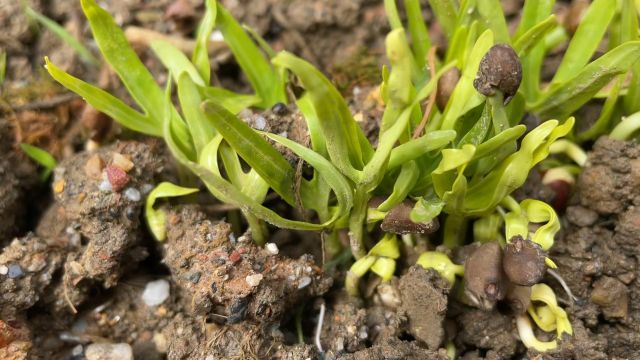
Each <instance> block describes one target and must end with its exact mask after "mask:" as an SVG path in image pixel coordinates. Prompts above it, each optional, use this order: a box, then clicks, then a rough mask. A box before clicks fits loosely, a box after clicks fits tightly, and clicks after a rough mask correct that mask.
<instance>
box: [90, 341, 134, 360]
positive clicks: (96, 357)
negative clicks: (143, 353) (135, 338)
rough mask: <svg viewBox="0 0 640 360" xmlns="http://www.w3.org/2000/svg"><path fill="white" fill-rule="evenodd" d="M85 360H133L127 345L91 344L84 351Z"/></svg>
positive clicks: (129, 347)
mask: <svg viewBox="0 0 640 360" xmlns="http://www.w3.org/2000/svg"><path fill="white" fill-rule="evenodd" d="M85 357H86V359H87V360H133V350H132V349H131V346H130V345H129V344H125V343H120V344H91V345H89V346H87V349H86V350H85Z"/></svg>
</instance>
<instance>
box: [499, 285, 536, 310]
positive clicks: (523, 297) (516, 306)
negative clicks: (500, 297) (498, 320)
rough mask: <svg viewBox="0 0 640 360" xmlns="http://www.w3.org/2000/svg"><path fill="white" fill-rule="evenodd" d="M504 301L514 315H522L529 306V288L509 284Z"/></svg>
mask: <svg viewBox="0 0 640 360" xmlns="http://www.w3.org/2000/svg"><path fill="white" fill-rule="evenodd" d="M505 300H506V302H507V305H509V309H511V311H513V313H514V314H523V313H524V312H525V311H527V309H528V308H529V305H530V304H531V286H521V285H515V284H509V289H508V290H507V297H506V298H505Z"/></svg>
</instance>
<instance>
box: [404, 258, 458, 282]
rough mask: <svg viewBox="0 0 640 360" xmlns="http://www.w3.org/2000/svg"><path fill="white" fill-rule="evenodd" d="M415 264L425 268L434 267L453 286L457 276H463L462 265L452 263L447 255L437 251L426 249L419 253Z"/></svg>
mask: <svg viewBox="0 0 640 360" xmlns="http://www.w3.org/2000/svg"><path fill="white" fill-rule="evenodd" d="M416 264H418V265H420V266H422V267H423V268H425V269H434V270H435V271H437V272H438V273H439V274H440V276H442V277H443V278H444V279H445V280H447V281H448V282H449V284H451V286H453V284H455V282H456V275H457V276H464V266H462V265H458V264H454V263H453V262H452V261H451V259H449V257H448V256H447V255H445V254H443V253H441V252H438V251H426V252H423V253H422V254H420V257H418V261H416Z"/></svg>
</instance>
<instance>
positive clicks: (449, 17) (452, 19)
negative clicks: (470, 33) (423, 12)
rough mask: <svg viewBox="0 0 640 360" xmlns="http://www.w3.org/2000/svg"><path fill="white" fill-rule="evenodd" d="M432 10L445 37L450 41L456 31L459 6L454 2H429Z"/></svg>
mask: <svg viewBox="0 0 640 360" xmlns="http://www.w3.org/2000/svg"><path fill="white" fill-rule="evenodd" d="M429 4H430V5H431V10H433V12H434V13H435V15H436V18H437V19H438V22H439V23H440V26H442V29H443V30H444V34H445V36H446V37H447V38H448V39H450V38H451V36H452V35H453V33H454V32H455V30H456V23H457V18H458V17H457V12H458V9H457V6H456V2H455V1H454V0H429Z"/></svg>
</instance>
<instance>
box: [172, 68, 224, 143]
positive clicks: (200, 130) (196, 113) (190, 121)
mask: <svg viewBox="0 0 640 360" xmlns="http://www.w3.org/2000/svg"><path fill="white" fill-rule="evenodd" d="M178 99H179V100H180V107H181V108H182V112H183V113H184V118H185V120H186V122H187V126H188V127H189V132H190V133H191V137H192V138H193V144H194V145H195V148H196V152H197V153H198V155H200V152H201V151H202V148H204V147H205V146H206V145H207V144H208V143H209V142H210V141H211V139H212V138H213V136H214V135H215V134H216V130H215V128H214V126H213V124H212V123H211V122H210V121H209V120H208V119H207V117H206V116H205V114H204V113H203V112H202V109H200V104H201V103H202V98H201V97H200V93H199V91H198V87H197V86H196V84H195V83H194V81H193V77H192V76H191V75H190V74H189V73H188V72H183V73H182V74H181V75H180V76H179V77H178Z"/></svg>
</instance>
